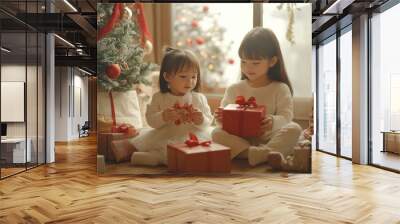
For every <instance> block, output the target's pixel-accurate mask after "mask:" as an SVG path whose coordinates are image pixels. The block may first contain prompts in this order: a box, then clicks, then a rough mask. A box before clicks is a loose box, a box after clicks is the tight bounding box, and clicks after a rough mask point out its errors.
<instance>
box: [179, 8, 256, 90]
mask: <svg viewBox="0 0 400 224" xmlns="http://www.w3.org/2000/svg"><path fill="white" fill-rule="evenodd" d="M238 15H240V16H238ZM172 27H173V28H172V29H173V30H172V35H173V36H172V39H173V45H175V46H177V47H183V46H184V47H187V48H189V49H190V50H192V51H193V52H194V53H195V54H196V55H197V57H198V58H199V61H200V63H201V72H202V85H203V89H204V91H205V92H206V93H207V92H210V93H220V94H223V93H224V88H225V87H227V86H229V85H230V84H232V83H234V82H236V81H237V80H239V79H240V63H239V60H238V58H239V56H238V53H237V52H238V49H239V45H240V43H241V41H242V39H243V37H244V35H245V34H246V33H247V32H248V31H249V30H250V29H251V28H252V27H253V4H226V3H225V4H224V3H219V4H216V3H213V4H207V3H185V4H183V3H174V4H173V5H172Z"/></svg>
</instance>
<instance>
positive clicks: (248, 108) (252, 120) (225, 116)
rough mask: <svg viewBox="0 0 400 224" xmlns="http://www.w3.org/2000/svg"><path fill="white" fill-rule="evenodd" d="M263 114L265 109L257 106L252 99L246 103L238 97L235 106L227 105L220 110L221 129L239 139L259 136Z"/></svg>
mask: <svg viewBox="0 0 400 224" xmlns="http://www.w3.org/2000/svg"><path fill="white" fill-rule="evenodd" d="M265 113H266V108H265V107H264V106H258V105H257V103H256V99H255V98H254V97H250V98H249V99H248V100H247V101H246V100H245V98H244V97H243V96H238V97H237V98H236V104H228V105H227V106H225V107H224V108H223V110H222V129H224V130H225V131H227V132H228V133H230V134H233V135H237V136H241V137H256V136H260V135H262V133H261V122H262V120H263V119H264V116H265Z"/></svg>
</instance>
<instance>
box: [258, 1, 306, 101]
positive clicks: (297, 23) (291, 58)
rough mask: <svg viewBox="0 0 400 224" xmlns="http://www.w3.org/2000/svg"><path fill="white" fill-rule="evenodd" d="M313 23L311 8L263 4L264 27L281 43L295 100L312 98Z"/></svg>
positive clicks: (297, 5)
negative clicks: (298, 97)
mask: <svg viewBox="0 0 400 224" xmlns="http://www.w3.org/2000/svg"><path fill="white" fill-rule="evenodd" d="M292 13H293V14H292ZM291 18H292V19H293V20H291ZM310 21H311V4H280V3H279V4H278V3H268V4H263V27H266V28H269V29H271V30H273V31H274V33H275V35H276V36H277V38H278V40H279V44H280V47H281V50H282V54H283V58H284V61H285V66H286V70H287V73H288V75H289V78H290V81H291V83H292V85H293V89H294V95H295V96H302V97H310V96H311V88H312V86H311V84H312V83H311V73H312V71H311V52H312V48H311V44H310V42H311V34H312V31H311V22H310ZM305 55H309V57H305Z"/></svg>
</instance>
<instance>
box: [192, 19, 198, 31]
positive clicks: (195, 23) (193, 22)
mask: <svg viewBox="0 0 400 224" xmlns="http://www.w3.org/2000/svg"><path fill="white" fill-rule="evenodd" d="M197 27H199V22H197V21H196V20H193V21H192V28H193V29H195V28H197Z"/></svg>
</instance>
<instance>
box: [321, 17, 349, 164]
mask: <svg viewBox="0 0 400 224" xmlns="http://www.w3.org/2000/svg"><path fill="white" fill-rule="evenodd" d="M316 55H317V56H316V62H317V69H316V71H317V79H316V80H317V85H318V91H317V112H316V113H317V150H319V151H322V152H326V153H328V154H332V155H336V156H339V157H343V158H346V159H350V160H351V159H352V25H351V24H350V25H348V26H346V27H344V28H343V29H341V30H339V31H337V32H336V34H334V35H332V36H330V37H328V38H326V39H325V40H323V41H321V42H320V43H318V45H317V48H316Z"/></svg>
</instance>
